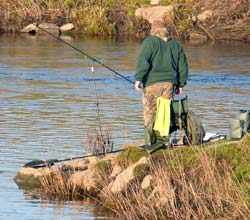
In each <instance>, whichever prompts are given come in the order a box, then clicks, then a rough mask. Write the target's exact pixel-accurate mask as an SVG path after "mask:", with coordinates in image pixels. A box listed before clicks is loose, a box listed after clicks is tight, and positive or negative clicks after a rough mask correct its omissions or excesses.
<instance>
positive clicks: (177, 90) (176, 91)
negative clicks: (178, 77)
mask: <svg viewBox="0 0 250 220" xmlns="http://www.w3.org/2000/svg"><path fill="white" fill-rule="evenodd" d="M182 90H183V88H182V87H179V86H177V87H176V88H175V94H176V95H181V94H182Z"/></svg>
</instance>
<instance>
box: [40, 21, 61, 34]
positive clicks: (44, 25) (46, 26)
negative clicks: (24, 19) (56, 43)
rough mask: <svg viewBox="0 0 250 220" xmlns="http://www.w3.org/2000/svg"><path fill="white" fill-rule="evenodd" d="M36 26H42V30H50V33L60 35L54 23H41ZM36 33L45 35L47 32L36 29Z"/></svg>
mask: <svg viewBox="0 0 250 220" xmlns="http://www.w3.org/2000/svg"><path fill="white" fill-rule="evenodd" d="M38 27H39V28H42V29H44V30H46V31H48V32H50V33H51V34H54V35H56V36H59V35H60V28H59V26H57V25H56V24H53V23H41V24H39V26H38ZM39 28H38V29H39ZM38 34H40V35H47V33H46V32H45V31H43V30H41V29H39V30H38Z"/></svg>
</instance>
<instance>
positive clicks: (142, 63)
mask: <svg viewBox="0 0 250 220" xmlns="http://www.w3.org/2000/svg"><path fill="white" fill-rule="evenodd" d="M187 77H188V62H187V58H186V55H185V53H184V51H183V49H182V46H181V45H180V43H178V42H177V41H176V40H173V39H171V40H169V41H168V42H165V41H163V40H162V39H160V38H159V37H156V36H149V37H147V38H145V40H144V41H143V43H142V46H141V52H140V55H139V58H138V63H137V67H136V74H135V79H136V80H138V81H141V82H142V83H143V85H144V87H146V86H148V85H151V84H154V83H157V82H166V81H167V82H172V83H173V84H174V85H177V86H180V87H183V86H184V85H186V81H187Z"/></svg>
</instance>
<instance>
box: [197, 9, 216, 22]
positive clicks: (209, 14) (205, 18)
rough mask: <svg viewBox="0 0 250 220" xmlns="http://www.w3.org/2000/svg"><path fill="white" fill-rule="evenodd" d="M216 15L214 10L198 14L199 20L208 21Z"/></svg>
mask: <svg viewBox="0 0 250 220" xmlns="http://www.w3.org/2000/svg"><path fill="white" fill-rule="evenodd" d="M213 15H214V12H213V11H212V10H205V11H203V12H202V13H200V14H199V15H198V16H197V19H198V21H201V22H206V21H208V20H209V19H211V18H212V17H213Z"/></svg>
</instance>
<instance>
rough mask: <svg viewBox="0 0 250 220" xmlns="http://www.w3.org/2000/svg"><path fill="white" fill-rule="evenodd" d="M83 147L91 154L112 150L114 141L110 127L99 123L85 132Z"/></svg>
mask: <svg viewBox="0 0 250 220" xmlns="http://www.w3.org/2000/svg"><path fill="white" fill-rule="evenodd" d="M85 142H86V144H85V146H84V148H85V149H86V151H87V152H89V153H91V154H93V155H96V156H97V155H100V154H101V155H103V154H106V153H110V152H112V151H113V147H114V143H113V138H112V129H111V128H110V127H103V126H102V125H100V126H99V127H98V128H96V129H91V130H90V131H88V133H87V137H86V141H85Z"/></svg>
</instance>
